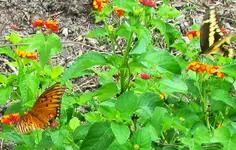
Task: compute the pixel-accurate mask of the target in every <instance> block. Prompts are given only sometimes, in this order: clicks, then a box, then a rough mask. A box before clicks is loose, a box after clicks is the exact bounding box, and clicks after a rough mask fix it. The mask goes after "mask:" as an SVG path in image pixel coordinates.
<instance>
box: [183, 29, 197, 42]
mask: <svg viewBox="0 0 236 150" xmlns="http://www.w3.org/2000/svg"><path fill="white" fill-rule="evenodd" d="M186 36H187V37H188V39H189V40H192V39H193V38H194V37H200V31H198V30H193V31H189V32H188V33H187V34H186Z"/></svg>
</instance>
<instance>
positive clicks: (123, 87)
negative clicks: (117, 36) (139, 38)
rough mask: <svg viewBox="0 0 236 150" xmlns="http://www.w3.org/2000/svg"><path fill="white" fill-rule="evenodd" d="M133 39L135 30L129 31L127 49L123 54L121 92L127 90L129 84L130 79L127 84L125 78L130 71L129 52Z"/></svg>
mask: <svg viewBox="0 0 236 150" xmlns="http://www.w3.org/2000/svg"><path fill="white" fill-rule="evenodd" d="M132 39H133V32H130V33H129V39H128V43H127V46H126V50H125V52H124V54H123V63H122V65H121V69H120V75H121V79H120V85H121V92H120V94H122V93H123V92H125V90H126V89H127V88H128V86H129V81H128V82H127V84H125V79H126V77H127V71H128V72H130V71H129V66H128V61H129V52H130V47H131V43H132ZM129 74H130V73H129ZM129 74H128V76H130V75H129ZM129 80H130V78H129Z"/></svg>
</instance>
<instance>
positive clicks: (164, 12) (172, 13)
mask: <svg viewBox="0 0 236 150" xmlns="http://www.w3.org/2000/svg"><path fill="white" fill-rule="evenodd" d="M157 13H158V15H159V16H161V17H163V18H165V19H166V20H167V19H172V18H176V17H177V16H179V15H180V14H181V12H180V11H178V10H177V9H175V8H174V7H171V6H168V5H162V6H161V7H159V9H158V11H157Z"/></svg>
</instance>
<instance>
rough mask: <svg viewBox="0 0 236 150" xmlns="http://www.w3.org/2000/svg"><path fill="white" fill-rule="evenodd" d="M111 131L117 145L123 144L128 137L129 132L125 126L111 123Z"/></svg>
mask: <svg viewBox="0 0 236 150" xmlns="http://www.w3.org/2000/svg"><path fill="white" fill-rule="evenodd" d="M111 129H112V132H113V133H114V135H115V137H116V139H117V141H118V143H119V144H124V143H125V142H126V141H127V140H128V138H129V135H130V130H129V127H128V126H127V125H124V124H121V123H116V122H112V123H111Z"/></svg>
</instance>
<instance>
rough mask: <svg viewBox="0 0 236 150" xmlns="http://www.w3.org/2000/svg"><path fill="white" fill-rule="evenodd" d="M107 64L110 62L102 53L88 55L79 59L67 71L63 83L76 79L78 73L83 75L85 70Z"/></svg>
mask: <svg viewBox="0 0 236 150" xmlns="http://www.w3.org/2000/svg"><path fill="white" fill-rule="evenodd" d="M107 63H108V62H107V60H106V58H105V57H104V56H103V55H102V54H100V53H95V52H89V53H86V54H84V55H82V56H80V57H78V58H77V59H76V60H75V62H74V63H73V64H72V65H71V66H70V67H69V68H68V69H67V70H66V71H65V73H64V74H63V77H62V83H65V82H66V81H67V80H69V79H71V78H73V77H75V76H74V75H75V74H76V75H78V72H81V73H82V72H83V71H84V70H86V69H88V68H90V67H93V66H95V65H105V64H107Z"/></svg>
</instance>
